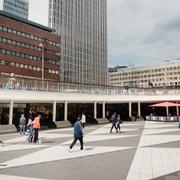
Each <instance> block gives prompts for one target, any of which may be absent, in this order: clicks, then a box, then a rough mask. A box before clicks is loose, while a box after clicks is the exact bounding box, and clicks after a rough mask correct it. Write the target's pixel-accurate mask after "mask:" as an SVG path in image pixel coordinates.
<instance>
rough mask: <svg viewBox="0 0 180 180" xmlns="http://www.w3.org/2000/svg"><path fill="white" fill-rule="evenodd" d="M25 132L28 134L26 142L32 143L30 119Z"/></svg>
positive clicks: (31, 123) (31, 122)
mask: <svg viewBox="0 0 180 180" xmlns="http://www.w3.org/2000/svg"><path fill="white" fill-rule="evenodd" d="M27 132H28V142H29V143H32V140H33V121H32V119H31V117H29V120H28V124H27Z"/></svg>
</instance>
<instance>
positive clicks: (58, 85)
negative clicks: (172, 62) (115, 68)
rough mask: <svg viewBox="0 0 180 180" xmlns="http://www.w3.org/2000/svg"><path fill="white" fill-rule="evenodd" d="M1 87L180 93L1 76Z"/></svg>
mask: <svg viewBox="0 0 180 180" xmlns="http://www.w3.org/2000/svg"><path fill="white" fill-rule="evenodd" d="M0 89H14V90H28V91H48V92H66V93H88V94H112V95H113V94H119V95H153V96H154V95H157V96H158V95H180V89H179V88H176V89H172V88H127V87H114V86H98V85H87V84H73V83H62V82H57V81H50V80H37V79H22V78H7V77H0Z"/></svg>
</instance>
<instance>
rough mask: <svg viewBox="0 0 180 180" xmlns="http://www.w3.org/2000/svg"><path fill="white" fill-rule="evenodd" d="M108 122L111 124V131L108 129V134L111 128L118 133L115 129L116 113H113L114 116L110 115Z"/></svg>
mask: <svg viewBox="0 0 180 180" xmlns="http://www.w3.org/2000/svg"><path fill="white" fill-rule="evenodd" d="M110 121H111V122H112V126H111V129H110V133H112V130H113V128H115V129H116V132H118V131H117V128H116V113H114V114H113V115H112V117H111V119H110Z"/></svg>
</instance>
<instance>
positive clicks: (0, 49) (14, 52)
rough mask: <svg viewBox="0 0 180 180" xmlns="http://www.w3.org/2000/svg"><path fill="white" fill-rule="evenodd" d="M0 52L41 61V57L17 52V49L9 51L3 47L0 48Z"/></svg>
mask: <svg viewBox="0 0 180 180" xmlns="http://www.w3.org/2000/svg"><path fill="white" fill-rule="evenodd" d="M0 53H2V54H7V55H11V56H16V57H20V58H25V59H30V60H34V61H41V57H38V56H33V55H29V54H24V53H21V52H17V51H11V50H8V49H3V48H0Z"/></svg>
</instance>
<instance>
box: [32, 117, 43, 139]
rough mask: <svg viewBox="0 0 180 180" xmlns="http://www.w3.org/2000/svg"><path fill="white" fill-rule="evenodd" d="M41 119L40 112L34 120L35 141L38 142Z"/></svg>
mask: <svg viewBox="0 0 180 180" xmlns="http://www.w3.org/2000/svg"><path fill="white" fill-rule="evenodd" d="M40 119H41V115H40V114H39V115H38V116H37V117H36V118H35V119H34V121H33V129H34V142H37V140H38V137H39V129H40Z"/></svg>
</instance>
